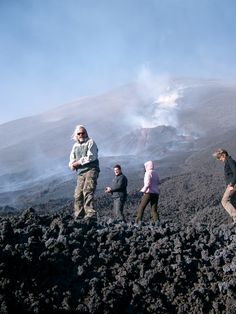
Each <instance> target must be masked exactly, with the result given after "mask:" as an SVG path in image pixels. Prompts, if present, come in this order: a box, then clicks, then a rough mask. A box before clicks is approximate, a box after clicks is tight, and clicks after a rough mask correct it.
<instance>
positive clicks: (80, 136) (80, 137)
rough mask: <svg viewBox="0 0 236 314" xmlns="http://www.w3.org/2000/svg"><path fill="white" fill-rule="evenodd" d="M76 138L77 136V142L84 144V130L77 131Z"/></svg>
mask: <svg viewBox="0 0 236 314" xmlns="http://www.w3.org/2000/svg"><path fill="white" fill-rule="evenodd" d="M76 136H77V139H78V141H79V142H84V140H85V138H86V132H85V129H83V128H80V129H78V130H77V134H76Z"/></svg>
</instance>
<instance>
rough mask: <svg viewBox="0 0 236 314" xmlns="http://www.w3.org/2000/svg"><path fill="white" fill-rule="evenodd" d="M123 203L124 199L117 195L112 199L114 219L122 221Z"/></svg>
mask: <svg viewBox="0 0 236 314" xmlns="http://www.w3.org/2000/svg"><path fill="white" fill-rule="evenodd" d="M124 205H125V199H121V198H119V197H116V198H114V199H113V211H114V215H115V218H116V219H119V220H122V221H124V220H125V218H124V214H123V210H124Z"/></svg>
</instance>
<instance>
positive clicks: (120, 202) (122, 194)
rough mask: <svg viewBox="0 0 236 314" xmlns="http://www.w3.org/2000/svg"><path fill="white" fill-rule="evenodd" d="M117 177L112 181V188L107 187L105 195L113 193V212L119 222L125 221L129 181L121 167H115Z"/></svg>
mask: <svg viewBox="0 0 236 314" xmlns="http://www.w3.org/2000/svg"><path fill="white" fill-rule="evenodd" d="M113 170H114V173H115V177H114V179H113V180H112V184H111V186H107V187H105V193H111V195H112V198H113V212H114V216H115V219H116V220H118V221H125V218H124V213H123V211H124V205H125V202H126V199H127V185H128V180H127V178H126V176H125V175H124V174H123V173H122V170H121V166H120V165H115V166H114V167H113Z"/></svg>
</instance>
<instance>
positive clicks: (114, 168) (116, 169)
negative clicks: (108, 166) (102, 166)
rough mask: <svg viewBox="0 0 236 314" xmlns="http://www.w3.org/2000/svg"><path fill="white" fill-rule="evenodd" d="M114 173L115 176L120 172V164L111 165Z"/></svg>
mask: <svg viewBox="0 0 236 314" xmlns="http://www.w3.org/2000/svg"><path fill="white" fill-rule="evenodd" d="M113 170H114V173H115V175H116V176H119V175H120V174H121V166H120V165H115V166H114V167H113Z"/></svg>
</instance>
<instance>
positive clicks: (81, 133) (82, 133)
mask: <svg viewBox="0 0 236 314" xmlns="http://www.w3.org/2000/svg"><path fill="white" fill-rule="evenodd" d="M84 134H85V132H80V133H77V135H84Z"/></svg>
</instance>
